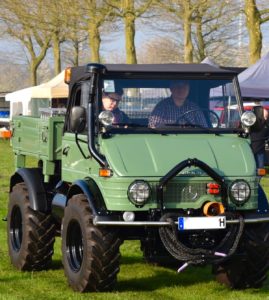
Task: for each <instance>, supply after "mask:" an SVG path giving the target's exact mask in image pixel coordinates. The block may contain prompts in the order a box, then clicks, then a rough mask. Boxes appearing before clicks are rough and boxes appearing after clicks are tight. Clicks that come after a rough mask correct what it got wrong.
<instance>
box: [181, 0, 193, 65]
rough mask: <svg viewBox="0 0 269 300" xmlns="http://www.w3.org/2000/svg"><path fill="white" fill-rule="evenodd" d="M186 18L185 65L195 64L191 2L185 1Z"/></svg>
mask: <svg viewBox="0 0 269 300" xmlns="http://www.w3.org/2000/svg"><path fill="white" fill-rule="evenodd" d="M183 5H184V16H183V22H184V24H183V30H184V61H185V63H192V62H193V44H192V40H191V24H192V12H191V7H190V2H189V1H183Z"/></svg>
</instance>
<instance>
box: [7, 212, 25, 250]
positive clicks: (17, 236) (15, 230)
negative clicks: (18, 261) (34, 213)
mask: <svg viewBox="0 0 269 300" xmlns="http://www.w3.org/2000/svg"><path fill="white" fill-rule="evenodd" d="M9 236H10V240H11V244H12V248H13V249H14V250H15V251H16V252H18V251H20V249H21V243H22V215H21V210H20V208H19V207H18V206H15V207H13V209H12V212H11V219H10V231H9Z"/></svg>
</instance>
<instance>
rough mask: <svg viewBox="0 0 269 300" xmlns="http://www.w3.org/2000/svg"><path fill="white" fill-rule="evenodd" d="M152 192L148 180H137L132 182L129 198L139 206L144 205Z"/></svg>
mask: <svg viewBox="0 0 269 300" xmlns="http://www.w3.org/2000/svg"><path fill="white" fill-rule="evenodd" d="M150 194H151V190H150V186H149V184H148V183H147V182H146V181H143V180H137V181H134V182H133V183H131V184H130V186H129V188H128V198H129V200H130V201H131V202H132V203H133V204H134V205H135V206H138V207H141V206H143V205H144V204H145V203H146V202H147V200H148V199H149V197H150Z"/></svg>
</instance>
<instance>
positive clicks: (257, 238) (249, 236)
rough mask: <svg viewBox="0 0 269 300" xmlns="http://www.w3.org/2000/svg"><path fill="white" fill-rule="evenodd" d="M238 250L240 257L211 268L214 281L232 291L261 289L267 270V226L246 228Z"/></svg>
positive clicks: (268, 241)
mask: <svg viewBox="0 0 269 300" xmlns="http://www.w3.org/2000/svg"><path fill="white" fill-rule="evenodd" d="M240 249H241V252H242V256H241V255H240V256H237V257H234V258H232V259H230V260H228V261H226V262H224V263H222V264H218V265H215V266H213V274H215V276H216V280H217V281H218V282H219V283H221V284H224V285H226V286H227V287H230V288H233V289H245V288H259V287H261V286H262V284H263V282H264V281H265V280H266V278H267V272H268V269H269V224H268V223H263V224H255V225H248V226H246V227H245V233H244V235H243V237H242V242H241V246H240Z"/></svg>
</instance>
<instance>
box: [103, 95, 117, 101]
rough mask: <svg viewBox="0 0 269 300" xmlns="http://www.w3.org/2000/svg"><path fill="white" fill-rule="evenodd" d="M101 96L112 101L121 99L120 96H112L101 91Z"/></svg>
mask: <svg viewBox="0 0 269 300" xmlns="http://www.w3.org/2000/svg"><path fill="white" fill-rule="evenodd" d="M103 96H104V97H107V98H109V99H110V100H112V101H116V102H119V101H120V100H121V98H114V97H112V96H110V94H107V93H103Z"/></svg>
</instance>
